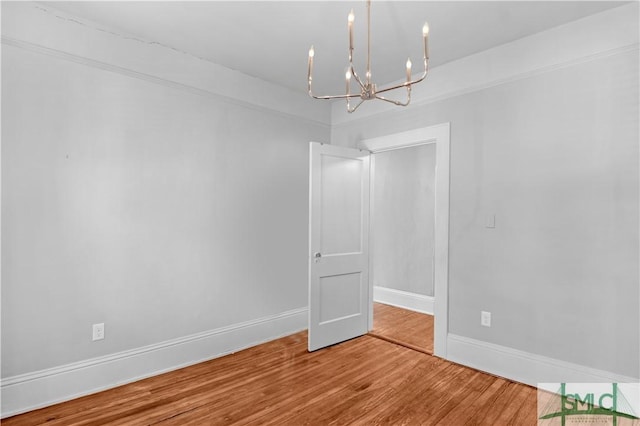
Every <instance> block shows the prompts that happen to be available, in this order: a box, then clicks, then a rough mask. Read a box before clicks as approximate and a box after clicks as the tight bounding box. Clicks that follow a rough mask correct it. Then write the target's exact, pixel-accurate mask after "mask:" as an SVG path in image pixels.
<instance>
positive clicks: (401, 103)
mask: <svg viewBox="0 0 640 426" xmlns="http://www.w3.org/2000/svg"><path fill="white" fill-rule="evenodd" d="M376 99H380V100H381V101H385V102H389V103H392V104H394V105H397V106H407V105H409V103H410V102H411V89H409V88H407V101H406V102H400V101H394V100H393V99H387V98H385V97H383V96H378V95H376Z"/></svg>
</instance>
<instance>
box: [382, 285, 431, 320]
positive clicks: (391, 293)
mask: <svg viewBox="0 0 640 426" xmlns="http://www.w3.org/2000/svg"><path fill="white" fill-rule="evenodd" d="M373 301H374V302H380V303H384V304H385V305H391V306H397V307H399V308H404V309H409V310H411V311H416V312H421V313H423V314H429V315H433V302H434V299H433V297H432V296H424V295H422V294H416V293H409V292H407V291H402V290H396V289H393V288H386V287H378V286H375V287H373Z"/></svg>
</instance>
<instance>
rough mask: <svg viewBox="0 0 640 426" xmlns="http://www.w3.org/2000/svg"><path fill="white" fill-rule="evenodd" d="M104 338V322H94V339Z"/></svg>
mask: <svg viewBox="0 0 640 426" xmlns="http://www.w3.org/2000/svg"><path fill="white" fill-rule="evenodd" d="M102 339H104V323H103V322H101V323H100V324H93V340H94V341H95V340H102Z"/></svg>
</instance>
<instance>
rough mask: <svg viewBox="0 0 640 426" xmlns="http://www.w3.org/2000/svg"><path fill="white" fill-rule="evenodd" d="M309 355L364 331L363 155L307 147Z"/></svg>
mask: <svg viewBox="0 0 640 426" xmlns="http://www.w3.org/2000/svg"><path fill="white" fill-rule="evenodd" d="M309 216H310V217H309V249H310V250H309V350H310V351H313V350H316V349H319V348H322V347H325V346H329V345H332V344H334V343H338V342H341V341H344V340H347V339H351V338H353V337H357V336H361V335H363V334H365V333H367V331H368V322H367V321H368V316H369V310H370V306H369V280H368V275H369V273H368V269H369V252H368V251H369V250H368V249H369V235H368V233H369V153H368V152H363V151H359V150H355V149H350V148H343V147H338V146H332V145H322V144H319V143H315V142H312V143H311V163H310V207H309Z"/></svg>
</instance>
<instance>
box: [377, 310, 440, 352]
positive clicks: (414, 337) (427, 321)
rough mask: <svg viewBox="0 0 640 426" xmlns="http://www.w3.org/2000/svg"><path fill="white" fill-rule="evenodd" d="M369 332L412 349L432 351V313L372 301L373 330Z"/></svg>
mask: <svg viewBox="0 0 640 426" xmlns="http://www.w3.org/2000/svg"><path fill="white" fill-rule="evenodd" d="M369 334H371V335H373V336H376V337H380V338H382V339H385V340H389V341H390V342H393V343H398V344H401V345H404V346H407V347H408V348H411V349H414V350H418V351H421V352H425V353H428V354H432V353H433V315H427V314H421V313H419V312H414V311H409V310H407V309H402V308H396V307H395V306H390V305H385V304H382V303H374V304H373V330H372V331H371V333H369Z"/></svg>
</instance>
